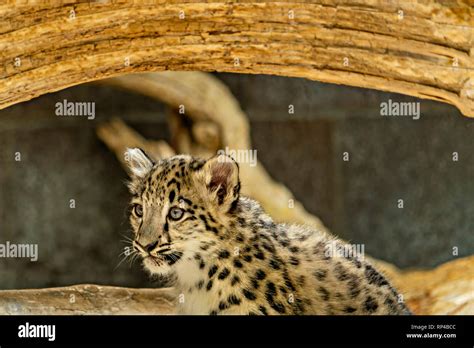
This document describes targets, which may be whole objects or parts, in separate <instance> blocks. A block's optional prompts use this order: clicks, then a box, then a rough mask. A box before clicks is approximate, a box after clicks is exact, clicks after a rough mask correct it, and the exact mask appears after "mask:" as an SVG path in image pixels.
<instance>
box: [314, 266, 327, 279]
mask: <svg viewBox="0 0 474 348" xmlns="http://www.w3.org/2000/svg"><path fill="white" fill-rule="evenodd" d="M313 275H314V277H315V278H316V279H317V280H319V281H323V280H324V279H326V276H327V275H328V271H327V270H325V269H318V270H316V271H314V273H313Z"/></svg>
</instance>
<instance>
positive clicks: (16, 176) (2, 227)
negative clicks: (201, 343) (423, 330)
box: [0, 74, 474, 289]
mask: <svg viewBox="0 0 474 348" xmlns="http://www.w3.org/2000/svg"><path fill="white" fill-rule="evenodd" d="M215 76H217V77H218V78H219V79H221V80H222V81H223V82H224V83H225V84H226V85H227V86H228V87H229V88H230V90H231V91H232V93H233V94H234V96H235V97H236V98H237V100H238V101H239V102H240V105H241V107H242V109H243V111H244V112H245V113H246V114H247V115H248V117H249V120H250V124H251V137H252V142H253V148H254V149H256V150H257V156H258V160H259V161H261V163H262V164H263V165H264V166H265V168H266V169H267V171H268V172H269V173H270V174H271V175H272V176H273V178H274V179H276V180H278V181H280V182H282V183H283V184H285V185H286V186H287V187H288V188H289V189H290V190H291V191H292V192H293V194H294V195H295V196H296V198H297V199H298V200H300V201H301V202H302V203H303V204H304V205H305V207H306V209H307V210H308V211H309V212H311V213H313V214H315V215H316V216H318V217H320V218H321V219H322V221H323V222H324V223H325V225H326V226H327V227H329V229H330V230H331V231H332V232H333V233H334V234H336V235H338V236H340V237H342V238H344V239H346V240H349V241H350V242H353V243H359V244H364V245H365V251H366V253H367V254H369V255H371V256H374V257H376V258H380V259H383V260H386V261H389V262H391V263H394V264H395V265H397V266H399V267H402V268H428V267H433V266H436V265H438V264H440V263H443V262H446V261H448V260H451V259H454V258H456V257H460V256H466V255H469V254H473V253H474V205H473V204H472V199H473V197H474V181H473V176H474V175H473V174H474V136H473V135H474V120H470V119H469V118H466V117H463V116H462V115H461V114H460V113H459V112H458V111H457V110H456V109H455V108H454V107H452V106H449V105H445V104H441V103H437V102H432V101H427V100H418V99H416V98H411V97H407V96H402V95H397V94H392V93H384V92H378V91H373V90H366V89H359V88H351V87H346V86H337V85H330V84H323V83H318V82H313V81H308V80H304V79H296V78H285V77H273V76H263V75H234V74H215ZM64 99H67V100H68V101H80V102H82V101H94V102H95V113H96V116H95V119H94V120H88V119H87V118H86V117H57V116H56V115H55V104H56V103H57V102H62V101H63V100H64ZM389 99H392V101H400V102H413V101H419V102H420V104H421V117H420V119H419V120H413V119H412V118H410V117H382V116H380V103H382V102H387V101H388V100H389ZM289 105H293V106H294V114H289V113H288V107H289ZM112 117H120V118H122V119H123V120H124V121H125V122H126V123H127V124H128V125H130V126H132V127H133V128H135V129H136V130H138V131H139V132H140V133H141V134H143V135H144V136H145V137H148V138H155V139H165V140H167V139H168V138H169V132H168V128H167V123H166V120H165V106H164V105H163V104H161V103H159V102H157V101H156V100H154V99H151V98H148V97H145V96H142V95H138V94H134V93H131V92H127V91H123V90H120V89H116V88H113V87H111V86H106V85H99V84H86V85H80V86H76V87H72V88H69V89H67V90H63V91H60V92H57V93H53V94H48V95H44V96H42V97H39V98H37V99H34V100H31V101H29V102H25V103H22V104H19V105H15V106H12V107H9V108H7V109H5V110H1V111H0V243H5V242H6V241H10V242H11V243H37V244H38V248H39V258H38V261H36V262H31V261H30V260H29V259H9V258H0V288H1V289H13V288H18V289H19V288H35V287H51V286H62V285H71V284H78V283H96V284H107V285H121V286H130V287H150V286H156V285H157V283H156V281H150V279H148V277H147V275H146V274H145V273H144V272H143V271H142V270H141V267H140V265H139V262H135V264H133V265H132V266H129V263H128V262H127V261H126V262H124V263H122V264H121V265H120V266H119V267H118V268H116V266H117V264H118V263H119V261H120V258H119V254H120V253H121V252H122V251H123V248H124V247H125V246H126V245H127V244H125V243H124V242H123V241H122V240H124V239H125V237H124V236H130V229H129V226H128V219H127V216H126V209H127V204H128V199H129V196H128V192H127V189H126V187H125V184H124V183H125V181H126V180H127V176H126V173H125V172H124V170H123V169H122V167H121V166H120V164H119V163H118V161H117V160H116V157H115V155H114V154H113V153H112V152H110V151H109V150H108V149H107V147H106V146H105V145H104V144H103V143H102V142H101V141H100V140H99V139H98V138H97V136H96V133H95V128H96V127H97V125H98V124H99V123H100V122H103V121H106V120H108V119H110V118H112ZM346 151H347V152H349V153H350V161H348V162H344V161H342V156H343V153H344V152H346ZM16 152H20V153H21V161H19V162H18V161H15V153H16ZM453 152H457V153H458V156H459V160H458V161H453ZM70 199H74V200H75V208H74V209H71V208H70V204H69V202H70ZM399 199H403V200H404V208H403V209H399V208H398V207H397V204H398V200H399ZM453 248H457V250H458V256H456V255H453Z"/></svg>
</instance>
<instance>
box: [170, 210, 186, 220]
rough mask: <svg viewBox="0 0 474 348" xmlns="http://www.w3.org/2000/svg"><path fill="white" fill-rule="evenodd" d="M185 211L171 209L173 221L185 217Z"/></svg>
mask: <svg viewBox="0 0 474 348" xmlns="http://www.w3.org/2000/svg"><path fill="white" fill-rule="evenodd" d="M183 214H184V210H183V209H181V208H178V207H174V208H171V210H170V212H169V216H170V218H171V220H179V219H181V218H182V217H183Z"/></svg>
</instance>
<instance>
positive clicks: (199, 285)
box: [197, 280, 204, 290]
mask: <svg viewBox="0 0 474 348" xmlns="http://www.w3.org/2000/svg"><path fill="white" fill-rule="evenodd" d="M203 286H204V280H200V281H199V282H198V283H197V288H198V289H199V290H201V289H202V287H203Z"/></svg>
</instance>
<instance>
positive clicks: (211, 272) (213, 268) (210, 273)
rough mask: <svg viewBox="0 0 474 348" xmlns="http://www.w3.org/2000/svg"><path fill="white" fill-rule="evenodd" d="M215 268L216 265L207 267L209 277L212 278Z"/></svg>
mask: <svg viewBox="0 0 474 348" xmlns="http://www.w3.org/2000/svg"><path fill="white" fill-rule="evenodd" d="M217 269H218V267H217V266H216V265H214V266H212V267H211V268H210V269H209V273H208V276H209V278H212V276H213V275H214V274H216V272H217Z"/></svg>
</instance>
